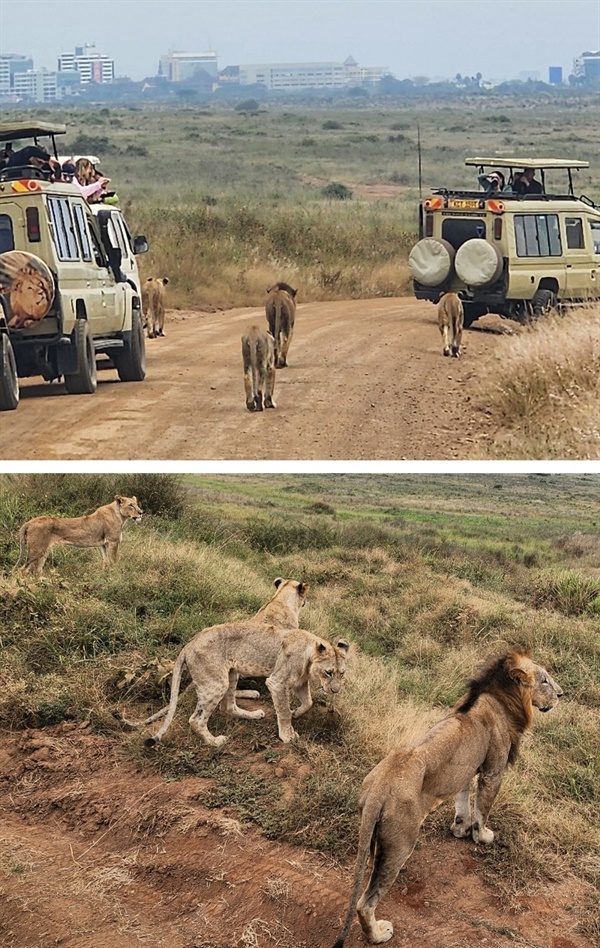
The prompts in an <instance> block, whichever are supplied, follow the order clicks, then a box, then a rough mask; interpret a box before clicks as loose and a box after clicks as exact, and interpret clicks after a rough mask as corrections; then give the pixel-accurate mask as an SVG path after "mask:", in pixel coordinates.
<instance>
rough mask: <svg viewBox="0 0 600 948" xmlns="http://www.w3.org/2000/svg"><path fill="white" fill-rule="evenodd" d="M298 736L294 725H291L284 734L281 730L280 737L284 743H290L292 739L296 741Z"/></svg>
mask: <svg viewBox="0 0 600 948" xmlns="http://www.w3.org/2000/svg"><path fill="white" fill-rule="evenodd" d="M297 737H298V732H297V731H295V730H294V728H293V727H291V728H290V729H289V731H284V733H283V734H282V733H281V731H280V732H279V739H280V740H281V741H283V743H284V744H289V743H290V741H295V740H296V738H297Z"/></svg>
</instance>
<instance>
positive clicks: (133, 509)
mask: <svg viewBox="0 0 600 948" xmlns="http://www.w3.org/2000/svg"><path fill="white" fill-rule="evenodd" d="M115 500H116V502H117V506H118V508H119V513H120V514H121V516H122V517H128V518H129V519H131V520H133V521H134V522H135V523H140V522H141V519H142V508H141V507H140V506H138V502H137V497H120V496H119V495H118V494H117V496H116V497H115Z"/></svg>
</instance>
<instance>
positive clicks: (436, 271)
mask: <svg viewBox="0 0 600 948" xmlns="http://www.w3.org/2000/svg"><path fill="white" fill-rule="evenodd" d="M453 260H454V247H453V246H452V244H449V243H448V241H447V240H436V238H435V237H425V238H424V239H423V240H420V241H419V243H418V244H415V246H414V247H413V249H412V250H411V252H410V255H409V258H408V266H409V268H410V272H411V273H412V275H413V278H414V279H415V280H417V281H418V282H419V283H422V284H423V286H439V285H440V283H444V282H445V280H447V279H448V277H449V276H450V272H451V270H452V262H453Z"/></svg>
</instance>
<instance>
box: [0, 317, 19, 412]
mask: <svg viewBox="0 0 600 948" xmlns="http://www.w3.org/2000/svg"><path fill="white" fill-rule="evenodd" d="M1 338H2V347H1V349H0V360H1V361H2V372H0V411H14V410H15V408H16V407H17V405H18V404H19V378H18V375H17V360H16V359H15V353H14V350H13V347H12V343H11V341H10V339H9V338H8V336H7V335H6V334H5V333H2V337H1Z"/></svg>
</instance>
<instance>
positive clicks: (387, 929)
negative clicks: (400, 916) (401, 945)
mask: <svg viewBox="0 0 600 948" xmlns="http://www.w3.org/2000/svg"><path fill="white" fill-rule="evenodd" d="M393 934H394V926H393V925H392V923H391V922H386V921H384V920H383V919H382V920H381V921H380V922H375V933H374V935H373V937H372V938H370V941H371V943H372V944H373V945H382V944H383V943H384V941H389V940H390V938H391V937H392V935H393Z"/></svg>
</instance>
